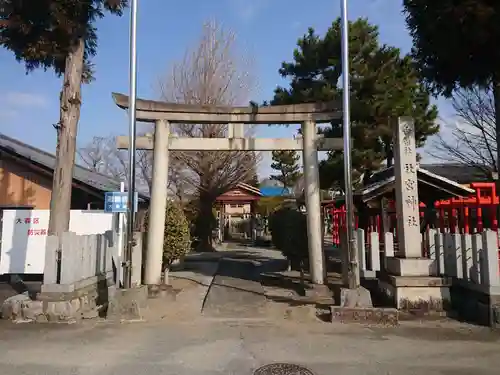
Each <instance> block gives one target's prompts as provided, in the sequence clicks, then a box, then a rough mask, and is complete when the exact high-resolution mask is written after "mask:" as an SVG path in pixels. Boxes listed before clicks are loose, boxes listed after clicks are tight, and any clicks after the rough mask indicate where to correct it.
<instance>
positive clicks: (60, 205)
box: [0, 0, 127, 235]
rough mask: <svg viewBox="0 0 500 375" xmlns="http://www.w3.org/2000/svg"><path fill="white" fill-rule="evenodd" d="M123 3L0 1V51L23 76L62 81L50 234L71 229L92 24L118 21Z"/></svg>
mask: <svg viewBox="0 0 500 375" xmlns="http://www.w3.org/2000/svg"><path fill="white" fill-rule="evenodd" d="M126 5H127V0H3V1H2V7H1V11H2V14H1V17H0V46H2V47H3V48H6V49H7V50H10V51H11V52H13V53H14V56H15V58H16V60H17V61H20V62H23V63H24V65H25V67H26V70H27V72H31V71H32V70H34V69H37V68H42V69H45V70H47V69H51V70H53V71H54V72H55V73H56V74H57V75H58V76H63V80H62V81H63V82H62V90H61V95H60V119H59V122H58V123H57V124H55V125H54V127H55V128H56V130H57V149H56V165H55V168H54V177H53V186H52V197H51V202H50V221H49V233H50V234H57V235H60V234H61V233H62V232H65V231H67V230H68V228H69V214H70V208H71V184H72V178H73V165H74V164H75V151H76V134H77V130H78V121H79V118H80V107H81V103H82V98H81V85H82V82H90V81H91V80H92V63H91V61H90V59H91V57H92V56H94V55H95V54H96V51H97V34H96V32H97V30H96V28H95V25H94V24H95V21H96V20H97V19H99V18H102V17H104V14H105V11H109V12H110V13H113V14H117V15H121V14H122V11H123V9H124V7H125V6H126Z"/></svg>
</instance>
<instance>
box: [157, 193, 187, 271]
mask: <svg viewBox="0 0 500 375" xmlns="http://www.w3.org/2000/svg"><path fill="white" fill-rule="evenodd" d="M189 250H191V234H190V225H189V222H188V220H187V218H186V215H185V214H184V210H183V209H182V207H180V206H179V205H178V204H176V203H174V202H168V204H167V215H166V219H165V239H164V242H163V269H164V270H168V269H170V266H171V265H172V263H173V262H174V261H176V260H178V259H181V258H182V257H183V256H184V255H186V254H187V253H188V252H189Z"/></svg>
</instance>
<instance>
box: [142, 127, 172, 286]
mask: <svg viewBox="0 0 500 375" xmlns="http://www.w3.org/2000/svg"><path fill="white" fill-rule="evenodd" d="M169 134H170V124H169V123H168V122H167V121H164V120H158V121H157V122H156V126H155V136H154V149H153V174H152V189H151V203H150V205H149V223H148V247H147V252H146V266H145V270H144V274H145V275H144V283H145V284H146V285H158V284H160V282H161V276H162V275H161V271H162V261H163V242H164V238H165V218H166V209H167V185H168V153H169V151H168V138H169Z"/></svg>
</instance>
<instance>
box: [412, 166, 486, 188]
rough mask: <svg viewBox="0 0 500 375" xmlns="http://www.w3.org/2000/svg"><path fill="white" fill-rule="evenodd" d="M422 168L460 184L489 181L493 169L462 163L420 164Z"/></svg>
mask: <svg viewBox="0 0 500 375" xmlns="http://www.w3.org/2000/svg"><path fill="white" fill-rule="evenodd" d="M420 166H421V167H422V168H424V169H426V170H427V171H430V172H432V173H435V174H437V175H440V176H443V177H446V178H449V179H452V180H454V181H456V182H458V183H460V184H470V183H472V182H491V173H492V172H493V169H492V168H491V167H490V166H486V165H464V164H459V163H441V164H421V165H420Z"/></svg>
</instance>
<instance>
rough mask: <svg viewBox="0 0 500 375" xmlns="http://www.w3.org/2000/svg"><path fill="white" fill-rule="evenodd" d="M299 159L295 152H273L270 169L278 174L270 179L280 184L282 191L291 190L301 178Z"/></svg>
mask: <svg viewBox="0 0 500 375" xmlns="http://www.w3.org/2000/svg"><path fill="white" fill-rule="evenodd" d="M299 159H300V157H299V155H297V152H295V151H273V153H272V160H273V163H272V164H271V168H272V169H274V170H275V171H278V172H279V174H276V175H271V179H272V180H275V181H279V182H281V183H282V184H283V188H284V189H289V188H293V187H294V186H295V183H296V182H297V181H298V180H299V178H300V177H301V173H300V167H299V164H298V161H299Z"/></svg>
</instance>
